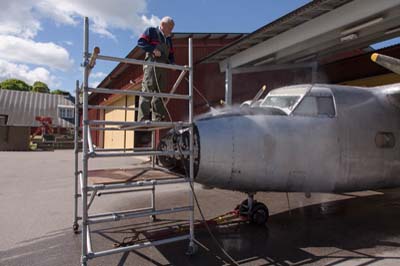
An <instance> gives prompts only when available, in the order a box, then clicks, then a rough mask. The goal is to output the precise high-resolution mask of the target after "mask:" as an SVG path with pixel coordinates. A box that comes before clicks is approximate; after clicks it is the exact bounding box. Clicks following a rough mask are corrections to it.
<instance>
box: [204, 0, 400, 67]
mask: <svg viewBox="0 0 400 266" xmlns="http://www.w3.org/2000/svg"><path fill="white" fill-rule="evenodd" d="M278 29H280V31H279V30H278ZM399 33H400V1H398V0H380V1H376V0H353V1H351V0H350V1H349V0H317V1H313V2H311V3H309V4H307V5H305V6H303V7H301V8H299V9H297V10H295V11H293V12H291V13H290V14H288V15H286V16H284V17H282V18H280V19H278V20H277V21H274V22H272V23H270V24H268V25H266V26H264V27H263V28H261V29H259V30H257V31H255V32H254V33H252V34H249V35H248V36H246V37H243V38H241V39H240V40H238V41H236V42H235V43H233V44H232V45H228V46H226V47H225V48H223V49H220V50H218V51H216V52H215V53H213V54H211V55H210V56H208V57H206V58H205V59H203V60H202V62H204V63H212V62H214V63H215V62H219V64H220V69H221V71H225V70H226V69H227V68H228V67H230V68H238V67H243V66H246V67H249V66H259V65H269V64H291V63H303V62H310V61H318V60H321V59H323V58H325V57H328V56H331V55H333V54H336V53H338V52H341V51H346V50H351V49H357V48H364V47H368V46H369V45H370V44H373V43H376V42H379V41H383V40H387V39H391V38H393V37H396V36H399ZM246 47H248V48H246Z"/></svg>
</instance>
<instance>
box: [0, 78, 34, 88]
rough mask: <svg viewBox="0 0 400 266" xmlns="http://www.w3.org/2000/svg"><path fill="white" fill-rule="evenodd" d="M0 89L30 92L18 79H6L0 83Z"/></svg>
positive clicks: (27, 86) (26, 85)
mask: <svg viewBox="0 0 400 266" xmlns="http://www.w3.org/2000/svg"><path fill="white" fill-rule="evenodd" d="M0 89H3V90H15V91H30V90H31V86H29V85H28V84H26V83H25V82H23V81H22V80H19V79H6V80H4V81H2V82H0Z"/></svg>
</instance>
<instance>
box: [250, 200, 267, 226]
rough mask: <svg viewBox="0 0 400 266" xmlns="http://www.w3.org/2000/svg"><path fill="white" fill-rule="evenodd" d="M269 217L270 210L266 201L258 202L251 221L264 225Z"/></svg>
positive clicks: (252, 211)
mask: <svg viewBox="0 0 400 266" xmlns="http://www.w3.org/2000/svg"><path fill="white" fill-rule="evenodd" d="M268 218H269V211H268V208H267V206H265V204H264V203H261V202H256V203H255V204H254V206H253V209H252V210H251V213H250V221H251V222H252V223H254V224H257V225H264V224H266V223H267V221H268Z"/></svg>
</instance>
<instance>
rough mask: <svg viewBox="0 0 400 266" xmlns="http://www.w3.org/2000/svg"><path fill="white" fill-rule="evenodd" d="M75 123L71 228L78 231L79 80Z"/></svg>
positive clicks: (76, 90)
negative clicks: (72, 216)
mask: <svg viewBox="0 0 400 266" xmlns="http://www.w3.org/2000/svg"><path fill="white" fill-rule="evenodd" d="M74 119H75V125H74V152H75V172H74V174H75V188H74V193H75V194H74V223H73V225H72V229H73V230H74V232H75V233H77V232H78V229H79V225H78V168H79V164H78V160H79V140H78V139H79V134H78V133H79V80H77V81H76V88H75V117H74Z"/></svg>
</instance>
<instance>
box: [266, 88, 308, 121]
mask: <svg viewBox="0 0 400 266" xmlns="http://www.w3.org/2000/svg"><path fill="white" fill-rule="evenodd" d="M310 88H311V85H295V86H288V87H282V88H279V89H275V90H272V91H270V92H269V93H268V95H267V96H266V97H265V98H264V100H263V101H262V102H261V104H260V107H272V108H276V109H280V110H281V111H283V112H285V113H286V114H288V115H289V114H290V113H291V112H292V111H293V110H294V109H295V108H296V106H297V105H298V104H299V102H300V101H301V99H302V98H303V96H304V95H306V94H307V92H308V91H309V90H310Z"/></svg>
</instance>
